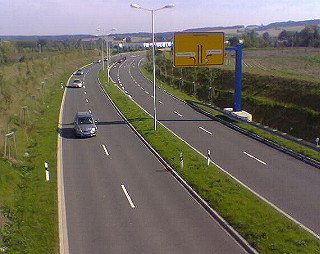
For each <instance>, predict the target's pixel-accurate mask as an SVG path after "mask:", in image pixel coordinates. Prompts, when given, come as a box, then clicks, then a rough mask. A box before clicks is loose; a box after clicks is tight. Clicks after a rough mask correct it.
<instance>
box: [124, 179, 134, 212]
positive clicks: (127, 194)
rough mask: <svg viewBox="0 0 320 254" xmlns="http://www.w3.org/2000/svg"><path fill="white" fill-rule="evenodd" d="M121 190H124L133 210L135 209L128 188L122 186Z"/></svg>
mask: <svg viewBox="0 0 320 254" xmlns="http://www.w3.org/2000/svg"><path fill="white" fill-rule="evenodd" d="M121 188H122V191H123V193H124V195H125V196H126V198H127V200H128V202H129V204H130V206H131V207H132V208H135V205H134V203H133V201H132V199H131V198H130V195H129V193H128V192H127V189H126V187H125V186H124V185H123V184H121Z"/></svg>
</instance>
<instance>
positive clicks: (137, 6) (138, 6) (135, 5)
mask: <svg viewBox="0 0 320 254" xmlns="http://www.w3.org/2000/svg"><path fill="white" fill-rule="evenodd" d="M130 7H132V8H137V9H140V8H141V6H140V5H139V4H130Z"/></svg>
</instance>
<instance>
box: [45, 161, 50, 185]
mask: <svg viewBox="0 0 320 254" xmlns="http://www.w3.org/2000/svg"><path fill="white" fill-rule="evenodd" d="M44 168H45V171H46V181H47V182H48V181H50V171H49V163H48V162H45V163H44Z"/></svg>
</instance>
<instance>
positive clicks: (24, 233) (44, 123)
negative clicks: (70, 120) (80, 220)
mask: <svg viewBox="0 0 320 254" xmlns="http://www.w3.org/2000/svg"><path fill="white" fill-rule="evenodd" d="M91 59H92V56H91V54H90V56H82V57H80V56H79V55H78V54H74V55H72V54H71V55H68V56H67V57H66V58H65V61H63V62H62V63H58V64H57V65H56V66H54V67H55V68H53V70H55V74H54V75H52V76H51V77H50V79H48V82H47V83H46V93H43V102H42V100H41V103H40V102H38V103H37V105H36V106H37V107H36V110H34V111H32V110H31V111H30V112H29V113H30V119H32V125H31V127H29V128H27V129H26V126H24V125H21V124H20V121H19V119H18V116H19V114H16V116H15V117H16V118H17V119H16V120H14V121H12V124H15V125H14V126H15V131H16V132H17V133H18V134H17V135H20V137H21V138H20V141H19V143H18V147H19V151H20V153H21V154H24V157H23V158H22V157H21V158H19V161H16V162H15V163H13V162H9V161H6V160H2V161H0V174H1V178H0V191H1V196H4V197H5V198H2V199H0V202H1V206H2V212H3V214H4V215H5V216H6V217H7V218H9V219H10V222H9V224H8V225H7V226H6V227H5V229H4V230H3V231H2V232H1V234H0V244H1V245H0V247H2V246H5V247H6V248H7V252H8V253H39V254H42V253H58V214H57V186H56V152H57V126H58V118H59V110H60V104H61V98H62V93H63V89H61V86H60V82H63V83H64V84H65V83H66V81H67V80H68V77H69V76H70V74H72V72H73V71H74V70H75V69H76V68H77V67H78V66H81V64H85V63H88V62H89V61H90V60H91ZM62 67H63V68H62ZM19 133H20V134H19ZM26 133H27V134H26ZM22 139H24V140H23V141H22ZM18 155H19V153H18ZM45 161H48V162H49V163H50V167H49V169H50V182H45V170H44V162H45ZM6 181H9V182H8V185H9V186H10V187H11V189H9V188H2V186H3V185H2V184H3V183H5V182H6ZM0 252H1V251H0Z"/></svg>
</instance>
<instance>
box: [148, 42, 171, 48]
mask: <svg viewBox="0 0 320 254" xmlns="http://www.w3.org/2000/svg"><path fill="white" fill-rule="evenodd" d="M172 46H173V42H171V41H162V42H156V47H157V48H171V47H172ZM143 47H144V48H150V47H152V42H145V43H143Z"/></svg>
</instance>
